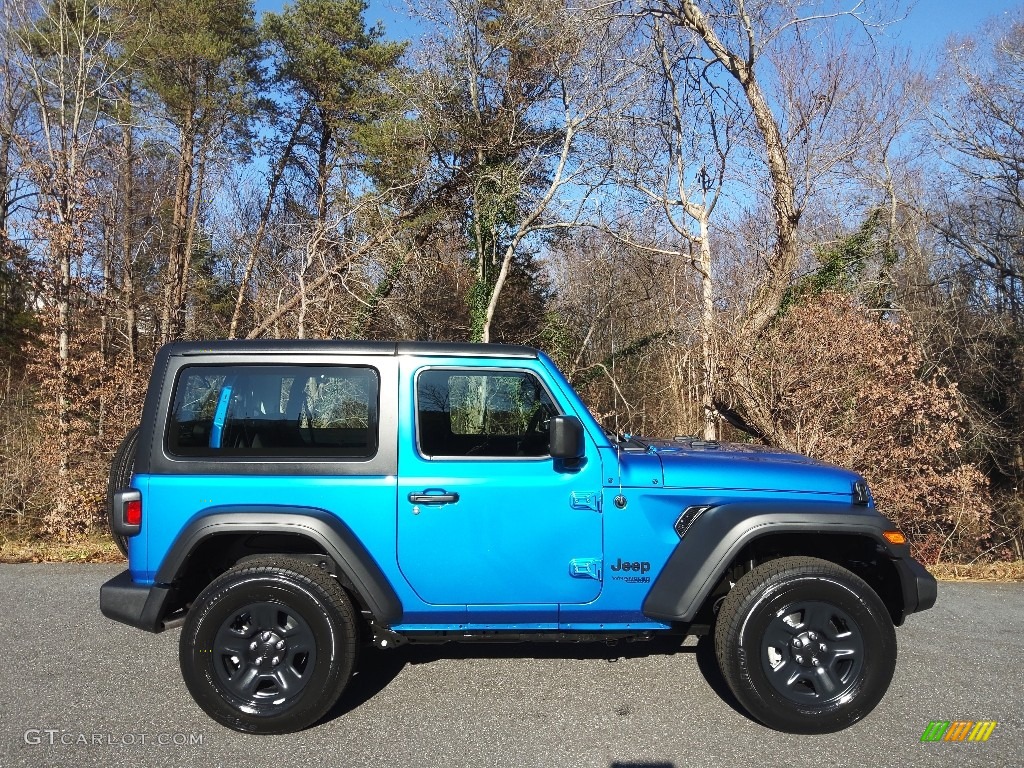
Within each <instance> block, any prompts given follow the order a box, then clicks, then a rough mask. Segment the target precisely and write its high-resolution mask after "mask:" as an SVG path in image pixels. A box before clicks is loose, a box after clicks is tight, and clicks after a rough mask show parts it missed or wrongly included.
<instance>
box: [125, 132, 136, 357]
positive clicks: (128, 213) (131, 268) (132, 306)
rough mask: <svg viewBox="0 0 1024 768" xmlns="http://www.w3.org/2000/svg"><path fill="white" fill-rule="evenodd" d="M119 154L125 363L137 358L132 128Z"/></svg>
mask: <svg viewBox="0 0 1024 768" xmlns="http://www.w3.org/2000/svg"><path fill="white" fill-rule="evenodd" d="M121 151H122V153H123V154H124V170H123V171H122V173H121V297H122V300H123V301H124V319H125V325H126V326H127V329H126V335H127V338H128V360H129V362H130V363H131V364H132V366H134V365H135V363H136V362H137V361H138V359H139V309H138V297H137V296H136V290H135V261H134V251H135V218H134V216H133V215H132V211H133V208H132V204H133V200H134V198H135V133H134V129H133V128H132V127H131V126H127V125H126V126H124V128H123V129H122V131H121Z"/></svg>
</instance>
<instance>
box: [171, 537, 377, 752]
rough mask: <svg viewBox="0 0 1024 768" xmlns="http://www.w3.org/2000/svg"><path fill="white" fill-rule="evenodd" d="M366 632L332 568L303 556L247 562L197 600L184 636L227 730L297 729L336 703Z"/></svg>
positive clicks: (211, 709) (190, 684) (188, 665)
mask: <svg viewBox="0 0 1024 768" xmlns="http://www.w3.org/2000/svg"><path fill="white" fill-rule="evenodd" d="M357 638H358V627H357V620H356V616H355V611H354V609H353V607H352V603H351V601H350V600H349V598H348V596H347V595H346V594H345V591H344V590H343V589H342V588H341V586H340V585H339V584H338V582H337V580H336V579H334V578H333V577H332V576H330V575H329V574H328V573H326V572H324V571H322V570H320V569H319V568H316V567H315V566H313V565H312V564H310V563H307V562H305V561H302V560H299V559H296V558H288V557H274V556H270V557H256V558H247V559H246V560H245V561H243V562H242V563H240V564H239V565H237V566H235V567H234V568H232V569H231V570H229V571H227V572H225V573H224V574H222V575H221V576H219V577H218V578H217V579H215V580H214V581H213V582H212V583H211V584H210V585H209V586H208V587H207V588H206V589H205V590H203V592H202V593H201V594H200V595H199V597H198V598H196V600H195V602H194V604H193V606H192V609H191V610H190V611H189V613H188V618H187V619H186V621H185V625H184V627H183V629H182V633H181V641H180V645H179V661H180V663H181V674H182V677H183V678H184V680H185V685H186V687H187V688H188V690H189V693H191V694H192V697H193V698H194V699H195V701H196V703H197V704H199V706H200V707H202V708H203V710H204V711H205V712H206V713H207V714H208V715H209V716H210V717H212V718H213V719H214V720H216V721H217V722H219V723H222V724H223V725H226V726H227V727H228V728H232V729H234V730H236V731H243V732H247V733H264V734H272V733H291V732H293V731H299V730H302V729H303V728H306V727H308V726H310V725H312V724H313V723H315V722H316V721H317V720H319V719H320V718H321V717H323V716H324V714H326V712H327V710H329V709H330V708H331V705H332V704H334V702H335V701H337V699H338V697H339V696H340V695H341V692H342V691H343V690H344V688H345V685H346V684H347V683H348V680H349V678H350V677H351V675H352V669H353V666H354V664H355V657H356V651H357V643H356V641H357Z"/></svg>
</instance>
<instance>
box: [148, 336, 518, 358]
mask: <svg viewBox="0 0 1024 768" xmlns="http://www.w3.org/2000/svg"><path fill="white" fill-rule="evenodd" d="M164 352H165V353H166V354H169V355H210V354H215V355H230V354H239V355H252V354H262V353H267V354H275V353H276V354H288V353H310V354H341V355H382V356H394V355H419V356H433V357H507V358H535V357H537V350H536V349H534V348H533V347H522V346H517V345H513V344H452V343H448V342H438V341H340V340H334V339H328V340H321V339H231V340H225V339H220V340H216V341H177V342H173V343H171V344H167V345H165V347H164Z"/></svg>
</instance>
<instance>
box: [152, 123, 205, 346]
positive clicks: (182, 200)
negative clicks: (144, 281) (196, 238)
mask: <svg viewBox="0 0 1024 768" xmlns="http://www.w3.org/2000/svg"><path fill="white" fill-rule="evenodd" d="M179 137H180V143H181V157H180V158H179V160H178V178H177V184H176V186H175V189H174V206H173V208H172V209H171V238H170V239H171V245H170V250H169V252H168V255H167V275H166V278H165V281H164V291H163V293H164V298H163V316H162V318H161V323H162V327H161V329H160V340H161V341H162V342H163V343H165V344H166V343H167V342H169V341H173V340H174V339H176V338H178V335H179V333H180V318H179V317H178V316H177V315H178V312H177V306H176V300H177V297H178V294H179V286H180V285H181V283H182V282H183V281H184V279H185V274H184V266H185V240H186V237H187V227H188V212H189V199H190V196H191V191H192V171H193V168H192V166H193V163H194V158H195V142H196V136H195V131H194V128H193V121H192V119H191V117H189V118H187V119H186V120H185V122H184V123H183V124H182V127H181V130H180V132H179Z"/></svg>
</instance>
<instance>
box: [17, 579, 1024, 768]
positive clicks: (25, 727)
mask: <svg viewBox="0 0 1024 768" xmlns="http://www.w3.org/2000/svg"><path fill="white" fill-rule="evenodd" d="M119 570H121V568H120V567H119V566H100V565H2V566H0V626H2V630H0V691H2V694H0V768H6V767H7V766H41V765H59V766H122V765H123V766H178V765H181V766H191V765H196V766H236V767H238V768H264V767H266V768H288V767H289V766H303V768H306V767H309V768H312V767H314V766H335V767H337V768H347V767H348V766H403V767H408V768H419V766H437V767H438V768H455V767H456V766H479V767H489V766H573V767H574V768H575V767H576V766H603V767H605V768H611V767H612V766H616V767H617V766H621V767H622V768H626V767H627V766H628V767H629V768H670V767H671V768H683V767H684V766H701V767H705V766H706V767H708V768H712V767H714V766H729V767H732V766H792V767H794V768H796V767H798V766H814V768H824V767H831V766H900V768H904V767H906V766H994V767H996V768H998V767H1000V766H1024V643H1022V639H1024V585H1021V584H970V583H942V584H940V586H939V599H938V603H937V605H936V607H935V608H933V609H932V610H930V611H927V612H925V613H922V614H916V615H913V616H911V617H910V618H909V619H908V621H907V623H906V624H905V625H904V626H903V627H902V628H900V629H899V630H898V631H897V637H898V640H899V648H900V650H899V662H898V664H897V667H896V676H895V679H894V681H893V684H892V687H891V688H890V689H889V693H888V694H887V695H886V697H885V699H883V701H882V703H881V704H880V705H879V706H878V707H877V708H876V709H875V711H874V712H873V713H872V714H871V715H870V716H869V717H868V718H867V719H866V720H864V721H862V722H860V723H858V724H856V725H855V726H853V727H852V728H849V729H847V730H845V731H842V732H840V733H836V734H829V735H825V736H794V735H790V734H783V733H777V732H775V731H772V730H769V729H767V728H765V727H764V726H762V725H760V724H758V723H756V722H754V721H752V720H750V719H749V718H748V717H747V716H745V715H744V714H743V713H742V712H741V711H739V710H738V709H737V707H736V705H735V703H734V702H733V701H732V698H731V696H730V695H729V693H728V691H727V690H726V689H725V687H724V685H723V684H722V681H721V678H720V676H719V675H718V673H717V670H716V669H715V665H714V663H713V661H712V657H713V654H710V653H709V652H708V651H709V650H710V649H709V648H708V647H707V646H706V645H705V644H703V643H702V644H699V645H697V644H694V642H693V641H692V640H691V641H688V644H687V646H686V647H684V648H683V649H682V650H681V651H680V652H677V653H671V654H670V653H667V652H665V650H664V649H663V648H661V647H659V646H657V645H650V644H628V645H622V646H617V647H607V646H604V645H597V646H594V645H553V644H523V645H510V646H505V645H501V646H494V645H489V646H454V645H449V646H435V647H408V646H406V647H404V648H399V649H396V650H393V651H386V652H385V651H368V652H366V653H365V654H364V656H363V658H362V660H361V664H360V671H359V673H358V674H357V675H356V677H355V678H354V679H353V681H352V682H351V683H350V685H349V687H348V689H347V691H346V692H345V694H344V695H343V696H342V698H341V700H340V701H339V702H338V705H337V706H336V707H335V708H334V710H332V712H331V713H330V714H329V715H328V716H327V718H326V719H325V720H324V721H323V722H322V723H320V724H319V725H317V726H315V727H313V728H311V729H309V730H306V731H304V732H302V733H298V734H291V735H286V736H247V735H243V734H239V733H235V732H234V731H230V730H228V729H226V728H223V727H222V726H220V725H218V724H216V723H214V722H213V721H212V720H210V719H208V718H207V717H206V715H205V714H204V713H203V712H202V711H201V710H200V709H199V708H198V707H197V706H196V705H195V704H194V703H193V702H192V699H191V698H190V697H189V695H188V692H187V691H186V690H185V686H184V684H183V683H182V680H181V675H180V673H179V670H178V660H177V653H178V634H179V632H178V630H172V631H169V632H166V633H163V634H160V635H151V634H148V633H146V632H142V631H139V630H135V629H132V628H130V627H127V626H124V625H121V624H118V623H115V622H113V621H110V620H108V619H106V618H104V617H103V616H102V615H101V614H100V612H99V586H100V584H101V583H103V581H105V580H106V579H108V578H110V577H111V576H113V575H114V574H116V573H117V572H118V571H119ZM934 720H943V721H945V720H950V721H955V720H962V721H968V720H969V721H982V720H985V721H996V722H998V725H997V726H996V727H995V730H994V731H993V732H992V735H991V737H990V738H989V740H988V741H986V742H977V743H973V742H946V741H940V742H935V743H932V742H922V741H921V735H922V733H923V731H924V730H925V728H926V727H927V726H928V724H929V722H930V721H934Z"/></svg>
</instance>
